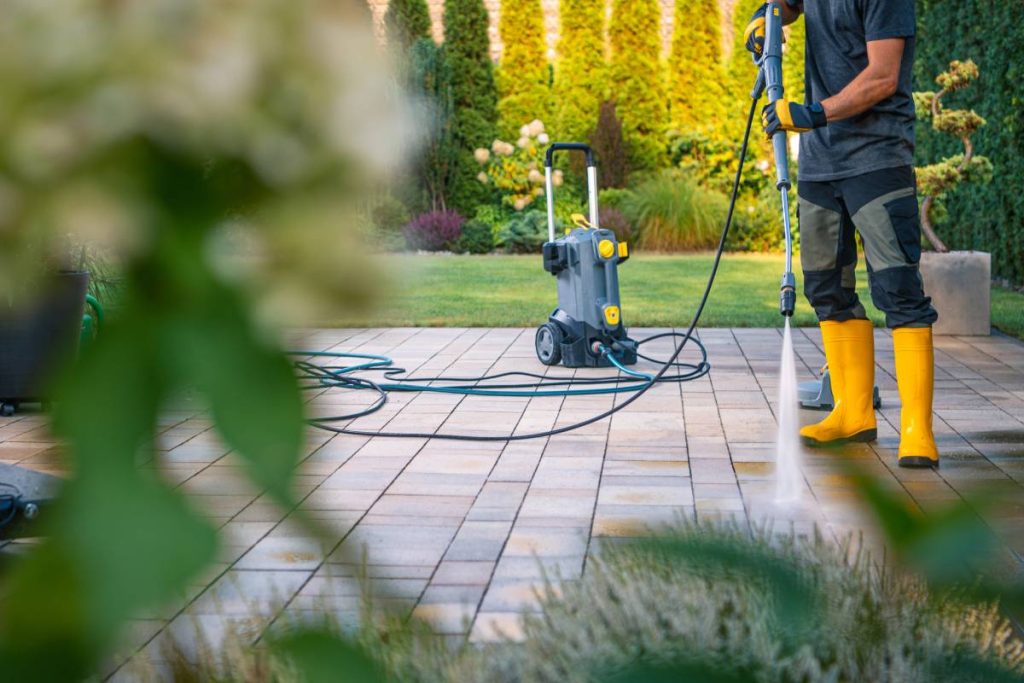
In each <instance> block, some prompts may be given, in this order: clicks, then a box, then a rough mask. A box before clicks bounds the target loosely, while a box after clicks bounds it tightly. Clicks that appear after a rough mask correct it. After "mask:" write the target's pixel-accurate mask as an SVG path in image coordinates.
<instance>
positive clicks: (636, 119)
mask: <svg viewBox="0 0 1024 683" xmlns="http://www.w3.org/2000/svg"><path fill="white" fill-rule="evenodd" d="M660 25H661V8H660V4H659V2H658V0H613V2H612V20H611V24H610V26H609V27H608V39H609V42H610V43H611V67H610V72H611V75H610V80H611V82H612V83H614V84H615V94H616V98H617V101H618V115H619V118H621V119H622V133H623V136H624V137H625V139H626V144H627V145H628V149H629V159H630V164H631V165H632V167H633V168H635V169H641V170H649V169H654V168H657V167H658V165H659V164H660V163H661V161H662V158H663V157H664V151H665V144H664V139H663V138H664V133H665V125H666V123H667V114H668V109H667V108H666V106H665V96H664V85H663V83H662V80H663V79H662V68H661V33H660V30H659V29H660Z"/></svg>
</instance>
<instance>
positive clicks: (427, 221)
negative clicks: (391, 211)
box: [404, 210, 466, 251]
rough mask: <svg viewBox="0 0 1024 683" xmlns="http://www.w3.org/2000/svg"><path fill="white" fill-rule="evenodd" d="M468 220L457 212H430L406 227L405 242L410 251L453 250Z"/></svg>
mask: <svg viewBox="0 0 1024 683" xmlns="http://www.w3.org/2000/svg"><path fill="white" fill-rule="evenodd" d="M465 220H466V219H464V218H463V217H462V215H461V214H459V213H458V212H457V211H451V210H449V211H428V212H427V213H421V214H420V215H419V216H416V218H414V219H413V220H412V221H411V222H410V223H409V224H408V225H406V226H405V230H404V232H405V242H406V244H408V245H409V248H410V249H415V250H422V251H443V250H445V249H451V248H452V246H453V245H454V244H455V242H456V241H457V240H458V239H459V236H460V235H461V233H462V224H463V223H464V222H465Z"/></svg>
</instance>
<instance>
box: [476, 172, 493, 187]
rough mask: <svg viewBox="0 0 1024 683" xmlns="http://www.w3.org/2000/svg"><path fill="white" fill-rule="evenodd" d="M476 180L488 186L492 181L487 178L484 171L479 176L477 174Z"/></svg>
mask: <svg viewBox="0 0 1024 683" xmlns="http://www.w3.org/2000/svg"><path fill="white" fill-rule="evenodd" d="M476 179H477V180H479V181H480V182H481V183H483V184H484V185H486V184H487V182H488V181H489V180H490V179H489V178H488V177H487V174H486V173H484V172H483V171H480V172H479V173H477V174H476Z"/></svg>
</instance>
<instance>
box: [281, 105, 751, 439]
mask: <svg viewBox="0 0 1024 683" xmlns="http://www.w3.org/2000/svg"><path fill="white" fill-rule="evenodd" d="M750 99H751V102H750V111H749V113H748V114H747V123H746V128H745V130H744V133H743V144H742V145H741V147H740V157H739V165H738V166H737V168H736V175H735V178H734V179H733V184H732V192H731V194H730V198H729V210H728V213H727V214H726V217H725V225H724V226H723V227H722V235H721V237H720V238H719V241H718V248H717V249H716V251H715V258H714V261H713V263H712V266H711V273H710V274H709V275H708V281H707V285H706V286H705V287H704V293H703V295H702V296H701V299H700V303H699V304H698V305H697V309H696V310H695V311H694V314H693V319H692V320H691V321H690V325H689V327H688V328H687V330H686V333H685V334H681V333H678V332H667V333H662V334H656V335H653V336H651V337H648V338H647V339H644V340H641V341H640V342H639V344H644V343H647V342H651V341H654V340H655V339H661V338H666V337H679V338H681V341H680V342H679V343H678V344H677V345H676V347H675V351H674V352H673V353H672V356H671V357H670V358H669V359H668V360H665V361H660V360H657V359H653V358H650V357H648V356H642V355H639V354H638V356H639V357H640V358H644V359H645V360H648V361H652V362H655V363H658V364H659V365H661V368H660V369H659V370H658V372H656V373H655V374H653V375H650V374H647V373H642V372H637V371H634V370H629V369H627V368H626V367H625V366H624V365H623V364H622V363H620V362H619V359H617V358H616V357H615V354H614V352H612V351H611V350H610V349H607V348H603V349H602V353H605V354H606V355H607V357H608V360H609V361H610V362H611V363H612V365H614V366H615V367H616V369H618V370H619V371H620V372H621V373H623V374H624V375H625V377H623V376H622V375H616V376H611V377H586V378H575V377H547V376H545V375H539V374H535V373H530V372H503V373H498V374H494V375H483V376H480V377H463V378H458V377H454V378H450V377H417V378H410V377H400V375H403V374H404V373H405V370H404V369H402V368H397V367H394V363H393V361H392V360H391V359H390V358H388V357H387V356H379V355H373V354H359V353H341V352H331V351H295V352H292V355H295V356H298V357H300V358H301V359H300V360H296V361H295V368H296V370H297V371H298V373H299V375H300V378H301V379H302V380H303V382H302V387H303V389H305V390H316V389H323V388H334V387H340V388H346V389H355V390H365V391H373V392H376V394H377V398H376V400H375V401H374V402H373V403H372V404H371V405H370V406H368V407H366V408H363V409H362V410H360V411H358V412H355V413H349V414H346V415H339V416H334V417H317V418H311V419H310V420H309V424H311V425H312V426H314V427H317V428H319V429H324V430H327V431H329V432H335V433H338V434H348V435H351V436H366V437H377V436H385V437H395V438H408V439H449V440H455V441H526V440H529V439H541V438H546V437H549V436H555V435H558V434H565V433H567V432H571V431H574V430H576V429H580V428H581V427H586V426H587V425H591V424H594V423H595V422H600V421H601V420H604V419H606V418H608V417H611V416H612V415H614V414H615V413H617V412H619V411H620V410H622V409H623V408H625V407H626V406H628V405H630V404H631V403H633V402H634V401H636V400H637V399H639V398H640V397H641V396H643V395H644V394H645V393H646V392H647V391H648V390H649V389H650V388H651V387H653V386H654V385H655V384H659V383H665V382H680V383H681V382H689V381H692V380H695V379H698V378H700V377H703V376H705V375H707V374H708V372H709V371H710V370H711V365H710V364H709V363H708V361H707V349H706V348H705V347H704V345H703V344H701V342H700V340H698V339H695V338H694V336H693V332H694V330H695V329H696V328H697V323H698V322H699V321H700V317H701V315H702V314H703V313H704V308H705V306H706V305H707V302H708V298H709V297H710V295H711V288H712V287H713V286H714V283H715V277H716V276H717V275H718V266H719V264H720V263H721V261H722V254H723V253H724V252H725V243H726V240H727V239H728V236H729V228H730V227H731V226H732V218H733V213H734V212H735V210H736V198H737V196H738V194H739V186H740V180H741V178H742V174H743V163H744V162H745V161H746V157H747V147H748V144H749V142H750V129H751V126H752V124H753V121H754V114H755V112H756V111H757V103H758V100H759V99H760V93H759V92H757V89H755V92H754V93H752V96H751V98H750ZM690 342H693V343H694V344H695V345H696V346H697V348H698V349H699V351H700V353H701V360H700V362H698V363H695V364H693V363H683V362H680V361H679V356H680V354H681V353H682V352H683V349H684V348H685V347H686V345H687V344H688V343H690ZM310 358H332V359H346V360H348V359H351V360H355V361H357V362H355V363H351V364H346V365H325V364H319V363H316V362H313V361H311V360H306V359H310ZM672 368H679V369H685V370H687V372H679V373H676V374H669V370H670V369H672ZM374 371H376V372H382V373H383V375H384V380H385V381H380V382H374V381H372V380H369V379H366V378H365V377H360V376H357V375H356V373H366V372H374ZM512 377H522V378H529V379H531V380H534V381H526V382H512V383H502V384H493V383H490V382H493V381H494V380H499V379H505V378H512ZM438 382H442V383H445V384H444V385H440V386H438V385H435V383H438ZM482 384H483V385H485V386H481V385H482ZM573 385H576V386H579V385H583V386H589V387H591V388H583V389H569V388H555V387H568V386H573ZM603 385H611V386H603ZM392 391H406V392H435V393H446V394H458V395H464V396H505V397H509V396H512V397H530V398H533V397H539V396H593V395H600V394H622V393H630V394H632V395H631V396H629V397H628V398H626V399H625V400H624V401H622V403H619V404H617V405H615V406H612V407H611V408H609V409H608V410H605V411H603V412H601V413H599V414H597V415H594V416H593V417H589V418H587V419H585V420H581V421H580V422H575V423H573V424H570V425H565V426H563V427H556V428H554V429H549V430H545V431H541V432H533V433H530V434H508V435H501V436H490V435H482V434H451V433H445V432H387V431H375V430H367V429H351V428H349V427H346V426H338V425H337V424H336V423H339V422H349V421H351V420H354V419H356V418H359V417H364V416H366V415H370V414H372V413H374V412H376V411H378V410H380V409H381V408H382V407H383V406H384V404H385V403H386V402H387V397H388V393H389V392H392Z"/></svg>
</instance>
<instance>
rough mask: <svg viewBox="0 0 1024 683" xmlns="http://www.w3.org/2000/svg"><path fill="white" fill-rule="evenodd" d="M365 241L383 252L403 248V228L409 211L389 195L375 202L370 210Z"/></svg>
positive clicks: (407, 220) (407, 219) (406, 223)
mask: <svg viewBox="0 0 1024 683" xmlns="http://www.w3.org/2000/svg"><path fill="white" fill-rule="evenodd" d="M369 219H370V220H369V225H368V226H366V227H367V228H369V229H368V230H367V231H366V233H367V235H366V236H367V241H368V242H369V243H370V244H373V245H374V246H375V247H377V248H379V249H382V250H384V251H400V250H402V249H403V248H405V234H404V229H405V226H406V225H408V224H409V210H408V209H407V208H405V205H404V204H403V203H402V202H400V201H398V200H397V199H395V198H394V197H392V196H390V195H386V196H384V197H382V198H381V199H379V200H377V203H376V204H374V205H373V206H372V207H371V208H370V215H369Z"/></svg>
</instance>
